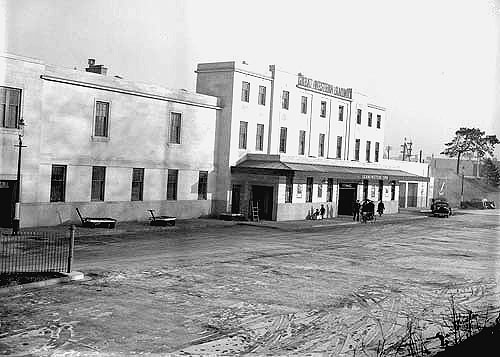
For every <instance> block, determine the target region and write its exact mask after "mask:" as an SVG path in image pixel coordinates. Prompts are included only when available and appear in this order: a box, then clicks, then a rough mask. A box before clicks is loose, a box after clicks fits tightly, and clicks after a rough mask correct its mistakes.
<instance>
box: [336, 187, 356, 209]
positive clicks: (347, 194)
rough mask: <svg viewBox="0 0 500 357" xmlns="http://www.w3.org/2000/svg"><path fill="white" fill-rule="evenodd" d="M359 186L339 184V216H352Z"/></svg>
mask: <svg viewBox="0 0 500 357" xmlns="http://www.w3.org/2000/svg"><path fill="white" fill-rule="evenodd" d="M356 192H358V184H356V183H339V209H338V214H339V215H348V216H351V215H352V201H355V200H356V199H357V198H356Z"/></svg>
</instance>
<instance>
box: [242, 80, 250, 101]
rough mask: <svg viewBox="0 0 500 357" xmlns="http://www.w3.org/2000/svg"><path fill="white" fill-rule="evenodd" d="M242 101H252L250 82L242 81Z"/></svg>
mask: <svg viewBox="0 0 500 357" xmlns="http://www.w3.org/2000/svg"><path fill="white" fill-rule="evenodd" d="M241 101H242V102H249V101H250V83H248V82H241Z"/></svg>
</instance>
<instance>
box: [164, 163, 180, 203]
mask: <svg viewBox="0 0 500 357" xmlns="http://www.w3.org/2000/svg"><path fill="white" fill-rule="evenodd" d="M178 177H179V170H172V169H168V178H167V200H174V201H175V200H176V199H177V179H178Z"/></svg>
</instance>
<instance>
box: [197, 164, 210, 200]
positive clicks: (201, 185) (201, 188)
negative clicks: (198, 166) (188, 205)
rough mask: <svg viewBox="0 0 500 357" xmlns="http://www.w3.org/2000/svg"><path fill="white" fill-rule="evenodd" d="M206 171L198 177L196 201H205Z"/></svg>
mask: <svg viewBox="0 0 500 357" xmlns="http://www.w3.org/2000/svg"><path fill="white" fill-rule="evenodd" d="M207 188H208V171H200V174H199V177H198V199H199V200H206V199H207V191H208V189H207Z"/></svg>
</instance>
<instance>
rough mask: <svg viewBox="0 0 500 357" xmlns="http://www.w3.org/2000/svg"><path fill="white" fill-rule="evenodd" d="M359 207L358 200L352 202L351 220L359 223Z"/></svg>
mask: <svg viewBox="0 0 500 357" xmlns="http://www.w3.org/2000/svg"><path fill="white" fill-rule="evenodd" d="M360 208H361V205H360V204H359V200H356V201H352V220H353V221H358V222H359V209H360Z"/></svg>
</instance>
